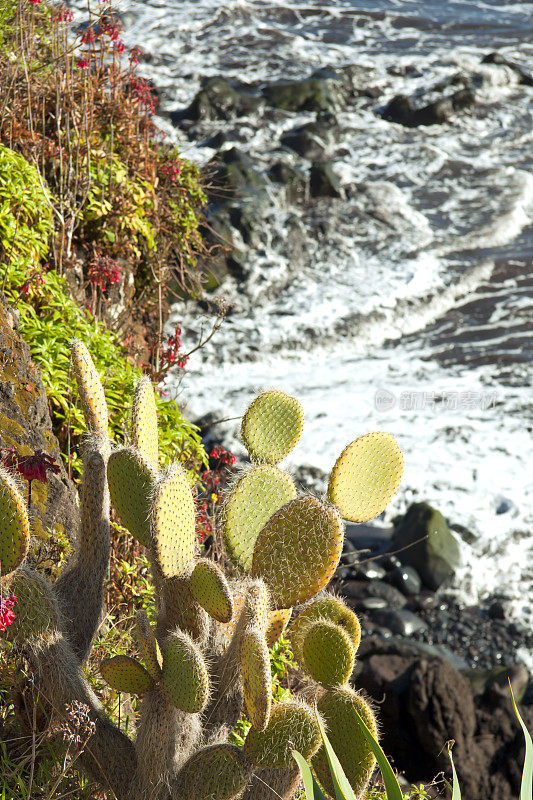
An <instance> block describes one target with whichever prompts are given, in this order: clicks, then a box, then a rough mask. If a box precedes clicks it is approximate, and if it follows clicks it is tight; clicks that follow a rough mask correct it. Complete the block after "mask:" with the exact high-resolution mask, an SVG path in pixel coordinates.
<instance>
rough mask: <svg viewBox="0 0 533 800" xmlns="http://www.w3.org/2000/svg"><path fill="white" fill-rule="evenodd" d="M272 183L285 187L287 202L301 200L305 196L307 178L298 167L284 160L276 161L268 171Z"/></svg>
mask: <svg viewBox="0 0 533 800" xmlns="http://www.w3.org/2000/svg"><path fill="white" fill-rule="evenodd" d="M268 177H269V178H270V180H271V181H272V182H273V183H280V184H282V185H283V186H284V187H285V198H286V200H287V202H288V203H297V202H302V201H304V200H305V199H306V197H307V192H308V189H307V178H306V176H305V175H304V173H303V172H301V170H299V169H295V168H294V167H293V166H291V165H290V164H288V163H287V162H286V161H276V163H275V164H272V166H271V167H270V169H269V171H268Z"/></svg>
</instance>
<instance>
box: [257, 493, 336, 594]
mask: <svg viewBox="0 0 533 800" xmlns="http://www.w3.org/2000/svg"><path fill="white" fill-rule="evenodd" d="M343 537H344V524H343V521H342V519H341V517H340V515H339V513H338V511H337V510H336V509H335V508H334V507H333V506H330V505H328V504H326V503H323V502H322V501H321V500H317V498H315V497H310V496H309V497H298V498H297V499H296V500H292V501H291V502H290V503H287V505H285V506H283V508H280V510H279V511H277V512H276V513H275V514H273V515H272V517H271V518H270V520H269V521H268V522H267V524H266V525H265V527H264V528H263V529H262V531H261V532H260V534H259V536H258V537H257V541H256V543H255V548H254V557H253V561H252V575H256V576H259V577H262V578H263V580H264V581H265V583H266V584H267V586H268V588H269V590H270V593H271V596H272V603H273V606H274V607H275V608H288V607H289V606H295V605H298V604H299V603H304V602H305V601H306V600H309V599H310V598H311V597H314V596H315V595H316V594H318V592H320V591H321V590H322V589H323V588H324V587H325V586H326V585H327V583H328V582H329V580H330V579H331V577H332V576H333V573H334V572H335V569H336V567H337V564H338V563H339V559H340V557H341V552H342V541H343Z"/></svg>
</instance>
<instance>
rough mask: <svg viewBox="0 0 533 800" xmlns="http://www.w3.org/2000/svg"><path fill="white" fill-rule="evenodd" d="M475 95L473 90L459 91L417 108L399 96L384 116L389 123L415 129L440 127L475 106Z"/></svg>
mask: <svg viewBox="0 0 533 800" xmlns="http://www.w3.org/2000/svg"><path fill="white" fill-rule="evenodd" d="M474 103H475V97H474V93H473V92H472V90H471V89H459V90H458V91H457V92H453V93H452V94H451V95H448V96H447V97H442V98H440V99H439V100H435V101H434V102H432V103H428V105H425V106H421V107H417V106H415V105H414V103H413V101H412V99H411V98H410V97H407V95H404V94H398V95H396V96H395V97H393V98H392V100H391V101H390V102H389V103H387V105H386V106H385V108H384V110H383V112H382V116H383V119H386V120H388V121H389V122H396V123H398V124H400V125H405V126H406V127H407V128H415V127H418V126H419V125H439V124H442V123H443V122H447V121H448V120H449V119H450V117H451V116H452V115H453V114H455V113H456V112H457V111H461V110H463V109H465V108H469V107H470V106H473V105H474Z"/></svg>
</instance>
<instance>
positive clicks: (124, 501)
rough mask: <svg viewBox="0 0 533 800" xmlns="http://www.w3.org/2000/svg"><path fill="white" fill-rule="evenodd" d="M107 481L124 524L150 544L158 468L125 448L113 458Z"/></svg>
mask: <svg viewBox="0 0 533 800" xmlns="http://www.w3.org/2000/svg"><path fill="white" fill-rule="evenodd" d="M107 483H108V486H109V494H110V495H111V502H112V503H113V506H114V507H115V511H116V512H117V514H118V515H119V517H120V519H121V520H122V523H123V524H124V526H125V527H126V528H127V529H128V530H129V532H130V533H131V534H132V536H134V537H135V538H136V539H137V541H138V542H140V543H141V544H143V545H144V546H145V547H148V546H149V545H150V509H151V504H152V495H153V492H154V485H155V473H154V471H153V470H152V469H151V467H150V465H149V464H147V462H146V461H144V459H143V458H142V457H141V456H140V455H139V454H138V453H137V452H136V451H135V450H133V449H131V448H122V449H121V450H116V451H115V452H114V453H111V455H110V457H109V462H108V465H107Z"/></svg>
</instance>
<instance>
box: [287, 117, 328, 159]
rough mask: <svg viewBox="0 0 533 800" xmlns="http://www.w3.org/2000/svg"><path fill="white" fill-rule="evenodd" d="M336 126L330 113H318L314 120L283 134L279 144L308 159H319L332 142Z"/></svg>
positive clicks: (322, 157)
mask: <svg viewBox="0 0 533 800" xmlns="http://www.w3.org/2000/svg"><path fill="white" fill-rule="evenodd" d="M336 127H337V123H336V120H335V117H334V116H333V115H332V114H318V115H317V119H316V121H315V122H307V123H306V124H305V125H299V126H298V127H296V128H292V129H291V130H289V131H287V133H285V134H283V136H282V137H281V144H282V145H284V147H288V148H289V149H290V150H293V151H294V152H295V153H298V155H299V156H302V158H307V159H308V160H309V161H321V160H323V159H324V156H325V155H326V150H327V148H328V147H329V146H330V145H331V144H332V142H333V139H334V133H335V130H336Z"/></svg>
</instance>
